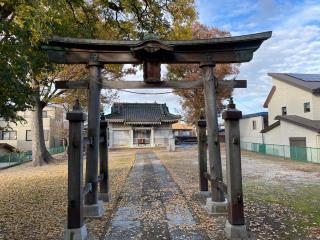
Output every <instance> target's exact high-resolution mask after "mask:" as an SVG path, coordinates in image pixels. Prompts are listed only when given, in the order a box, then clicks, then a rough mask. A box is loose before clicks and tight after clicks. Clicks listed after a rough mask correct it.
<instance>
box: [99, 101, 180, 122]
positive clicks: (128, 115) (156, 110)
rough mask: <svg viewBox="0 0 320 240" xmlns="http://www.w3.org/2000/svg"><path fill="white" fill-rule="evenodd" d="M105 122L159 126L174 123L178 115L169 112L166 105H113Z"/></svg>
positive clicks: (178, 117)
mask: <svg viewBox="0 0 320 240" xmlns="http://www.w3.org/2000/svg"><path fill="white" fill-rule="evenodd" d="M105 117H106V120H107V121H108V122H112V123H124V124H161V123H174V122H178V120H179V119H180V116H179V115H174V114H171V113H170V112H169V109H168V107H167V105H166V104H158V103H114V104H113V106H112V108H111V113H110V114H108V115H106V116H105Z"/></svg>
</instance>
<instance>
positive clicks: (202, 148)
mask: <svg viewBox="0 0 320 240" xmlns="http://www.w3.org/2000/svg"><path fill="white" fill-rule="evenodd" d="M198 161H199V187H200V192H206V191H208V179H207V178H206V177H205V173H206V172H207V171H208V170H207V134H206V120H205V119H204V116H203V115H201V116H200V119H199V120H198Z"/></svg>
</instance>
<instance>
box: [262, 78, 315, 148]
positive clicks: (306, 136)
mask: <svg viewBox="0 0 320 240" xmlns="http://www.w3.org/2000/svg"><path fill="white" fill-rule="evenodd" d="M269 76H271V77H272V85H273V86H272V89H271V91H270V93H269V95H268V97H267V99H266V101H265V103H264V105H263V106H264V107H266V108H268V111H269V126H268V127H266V128H265V129H263V130H262V133H263V134H264V139H265V142H266V143H271V144H278V145H290V146H298V147H312V148H320V74H292V73H287V74H285V73H269Z"/></svg>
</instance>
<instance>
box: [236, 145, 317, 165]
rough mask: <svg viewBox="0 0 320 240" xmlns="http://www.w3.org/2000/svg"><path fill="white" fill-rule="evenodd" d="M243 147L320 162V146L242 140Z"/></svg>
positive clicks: (243, 148) (304, 160)
mask: <svg viewBox="0 0 320 240" xmlns="http://www.w3.org/2000/svg"><path fill="white" fill-rule="evenodd" d="M241 149H242V150H247V151H251V152H257V153H260V154H265V155H271V156H275V157H282V158H286V159H292V160H297V161H302V162H314V163H320V148H311V147H295V146H288V145H277V144H261V143H252V142H241Z"/></svg>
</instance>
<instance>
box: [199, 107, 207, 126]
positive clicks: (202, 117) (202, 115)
mask: <svg viewBox="0 0 320 240" xmlns="http://www.w3.org/2000/svg"><path fill="white" fill-rule="evenodd" d="M198 126H199V127H206V126H207V121H206V119H205V116H204V110H203V108H202V109H201V110H200V117H199V119H198Z"/></svg>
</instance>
